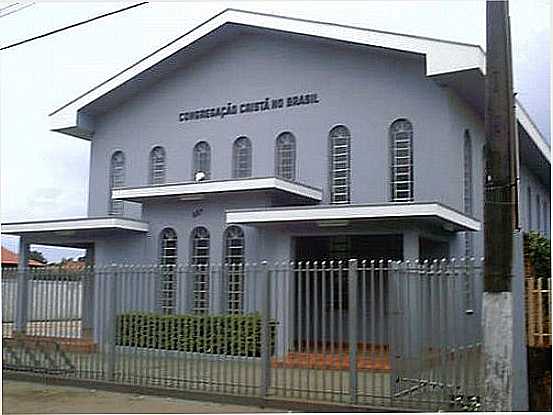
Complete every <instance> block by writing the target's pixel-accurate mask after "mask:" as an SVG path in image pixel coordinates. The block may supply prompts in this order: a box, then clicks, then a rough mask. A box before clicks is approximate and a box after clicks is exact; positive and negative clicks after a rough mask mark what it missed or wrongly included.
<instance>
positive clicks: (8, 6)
mask: <svg viewBox="0 0 553 415" xmlns="http://www.w3.org/2000/svg"><path fill="white" fill-rule="evenodd" d="M18 4H19V3H12V4H8V5H7V6H5V7H2V8H1V9H0V12H1V11H4V10H6V9H9V8H10V7H13V6H17V5H18Z"/></svg>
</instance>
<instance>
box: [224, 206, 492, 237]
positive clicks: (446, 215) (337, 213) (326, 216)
mask: <svg viewBox="0 0 553 415" xmlns="http://www.w3.org/2000/svg"><path fill="white" fill-rule="evenodd" d="M390 220H410V221H411V222H413V221H416V222H417V221H430V222H432V223H433V224H439V225H441V226H442V227H443V228H444V229H445V230H448V231H452V232H455V231H480V230H481V228H482V226H481V224H480V222H479V221H478V220H476V219H474V218H472V217H470V216H467V215H465V214H463V213H460V212H458V211H456V210H454V209H452V208H449V207H447V206H444V205H442V204H441V203H437V202H429V203H423V202H420V203H419V202H416V203H386V204H374V205H324V206H307V207H290V208H270V209H238V210H227V211H226V222H227V223H228V224H243V225H263V224H279V223H280V224H291V223H317V224H319V225H321V226H325V225H332V224H335V225H340V224H342V225H344V226H345V225H348V224H354V223H359V222H368V221H373V222H374V221H390Z"/></svg>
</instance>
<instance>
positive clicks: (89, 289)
mask: <svg viewBox="0 0 553 415" xmlns="http://www.w3.org/2000/svg"><path fill="white" fill-rule="evenodd" d="M85 263H86V271H85V273H84V274H83V276H82V293H81V337H83V338H91V337H92V336H93V328H94V285H95V284H94V268H93V266H94V247H93V246H92V247H90V248H87V250H86V255H85Z"/></svg>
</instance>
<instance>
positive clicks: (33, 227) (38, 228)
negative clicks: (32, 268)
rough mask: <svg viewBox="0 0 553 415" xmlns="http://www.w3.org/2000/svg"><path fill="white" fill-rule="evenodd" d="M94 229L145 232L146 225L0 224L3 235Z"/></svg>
mask: <svg viewBox="0 0 553 415" xmlns="http://www.w3.org/2000/svg"><path fill="white" fill-rule="evenodd" d="M94 229H121V230H129V231H137V232H147V231H148V224H147V223H145V222H139V221H136V220H132V219H125V218H115V217H114V218H82V219H61V220H51V221H41V222H20V223H6V224H2V233H4V234H16V235H17V234H22V233H30V232H57V231H80V230H94Z"/></svg>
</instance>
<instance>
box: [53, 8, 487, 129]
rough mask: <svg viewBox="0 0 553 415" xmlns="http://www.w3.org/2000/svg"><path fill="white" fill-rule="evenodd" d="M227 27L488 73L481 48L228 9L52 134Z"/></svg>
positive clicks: (116, 82)
mask: <svg viewBox="0 0 553 415" xmlns="http://www.w3.org/2000/svg"><path fill="white" fill-rule="evenodd" d="M226 23H237V24H243V25H249V26H256V27H261V28H266V29H273V30H280V31H285V32H291V33H297V34H302V35H311V36H317V37H322V38H328V39H334V40H340V41H345V42H351V43H357V44H362V45H369V46H376V47H382V48H387V49H395V50H400V51H405V52H411V53H418V54H423V55H425V56H426V74H427V75H428V76H430V75H439V74H443V73H448V72H455V71H461V70H467V69H475V68H476V69H479V70H480V71H481V72H482V73H483V74H484V73H485V71H486V63H485V62H486V60H485V54H484V52H483V51H482V49H481V48H480V47H479V46H477V45H469V44H464V43H457V42H448V41H443V40H437V39H430V38H424V37H417V36H409V35H404V34H398V33H390V32H383V31H376V30H369V29H363V28H356V27H351V26H344V25H337V24H331V23H323V22H315V21H310V20H302V19H294V18H289V17H282V16H275V15H269V14H262V13H254V12H246V11H241V10H233V9H227V10H225V11H223V12H222V13H220V14H218V15H216V16H214V17H212V18H211V19H209V20H207V21H206V22H204V23H203V24H201V25H199V26H197V27H196V28H194V29H192V30H191V31H189V32H188V33H186V34H184V35H183V36H181V37H179V38H177V39H176V40H174V41H172V42H171V43H169V44H167V45H166V46H164V47H162V48H160V49H159V50H157V51H155V52H154V53H152V54H150V55H149V56H147V57H146V58H144V59H142V60H140V61H138V62H137V63H135V64H134V65H132V66H130V67H129V68H127V69H125V70H123V71H121V72H120V73H118V74H117V75H115V76H113V77H112V78H110V79H108V80H107V81H105V82H103V83H102V84H100V85H98V86H97V87H95V88H93V89H91V90H90V91H88V92H86V93H85V94H83V95H81V96H80V97H78V98H76V99H75V100H73V101H71V102H69V103H68V104H65V105H64V106H62V107H60V108H58V109H57V110H55V111H54V112H53V113H52V114H50V128H51V129H52V130H63V129H70V128H74V127H77V125H78V120H77V111H78V110H79V109H80V108H82V107H84V106H86V105H87V104H90V103H91V102H93V101H95V100H96V99H98V98H99V97H101V96H103V95H105V94H106V93H108V92H109V91H111V90H113V89H115V88H117V87H118V86H120V85H122V84H123V83H125V82H126V81H128V80H129V79H131V78H133V77H135V76H137V75H138V74H140V73H141V72H143V71H145V70H146V69H148V68H150V67H152V66H154V65H155V64H157V63H158V62H160V61H162V60H163V59H165V58H167V57H169V56H170V55H172V54H174V53H175V52H177V51H179V50H180V49H182V48H185V47H186V46H188V45H190V44H191V43H193V42H195V41H196V40H198V39H200V38H201V37H203V36H205V35H207V34H208V33H210V32H212V31H214V30H215V29H217V28H219V27H221V26H223V25H224V24H226ZM75 134H77V133H75ZM83 138H87V139H89V138H90V137H85V136H83Z"/></svg>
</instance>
